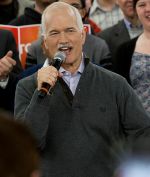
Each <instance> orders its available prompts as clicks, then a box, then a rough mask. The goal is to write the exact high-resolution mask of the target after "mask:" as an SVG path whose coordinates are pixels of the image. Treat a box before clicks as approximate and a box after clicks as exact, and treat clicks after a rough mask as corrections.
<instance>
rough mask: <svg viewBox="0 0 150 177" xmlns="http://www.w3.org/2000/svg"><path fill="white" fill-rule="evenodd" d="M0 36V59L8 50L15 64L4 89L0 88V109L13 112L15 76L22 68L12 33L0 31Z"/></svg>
mask: <svg viewBox="0 0 150 177" xmlns="http://www.w3.org/2000/svg"><path fill="white" fill-rule="evenodd" d="M0 36H1V40H0V59H1V58H2V57H4V56H5V55H6V53H7V52H8V51H9V50H12V51H13V57H12V58H13V59H14V60H16V62H17V64H16V66H14V68H13V70H12V71H11V73H10V74H9V81H8V84H7V86H6V88H5V89H3V88H1V87H0V108H3V109H6V110H8V111H13V107H14V95H15V88H16V82H17V76H18V74H19V73H20V72H21V71H22V66H21V63H20V60H19V55H18V51H17V48H16V43H15V40H14V37H13V35H12V33H11V32H10V31H7V30H0Z"/></svg>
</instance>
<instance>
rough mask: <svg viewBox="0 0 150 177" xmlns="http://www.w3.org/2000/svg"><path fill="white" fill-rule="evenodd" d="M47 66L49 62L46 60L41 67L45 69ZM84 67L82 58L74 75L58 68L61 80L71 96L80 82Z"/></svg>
mask: <svg viewBox="0 0 150 177" xmlns="http://www.w3.org/2000/svg"><path fill="white" fill-rule="evenodd" d="M48 65H49V61H48V59H46V61H45V63H44V65H43V67H46V66H48ZM84 67H85V65H84V59H83V58H82V60H81V63H80V66H79V68H78V70H77V71H76V72H75V73H74V74H71V73H70V72H69V71H67V70H65V69H64V68H63V67H60V69H59V72H60V73H62V74H63V76H62V79H63V80H64V81H65V83H66V84H67V85H68V87H69V88H70V90H71V92H72V94H73V95H74V94H75V91H76V88H77V85H78V82H79V80H80V77H81V74H82V73H83V70H84Z"/></svg>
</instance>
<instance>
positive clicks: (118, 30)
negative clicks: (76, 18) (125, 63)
mask: <svg viewBox="0 0 150 177" xmlns="http://www.w3.org/2000/svg"><path fill="white" fill-rule="evenodd" d="M98 36H99V37H101V38H102V39H104V40H105V41H106V43H107V44H108V47H109V49H110V52H111V55H112V62H113V63H114V62H115V57H114V55H115V52H116V50H117V48H118V47H119V45H121V44H122V43H124V42H126V41H128V40H130V36H129V33H128V30H127V27H126V25H125V23H124V20H121V21H119V22H118V23H117V24H116V25H114V26H112V27H110V28H108V29H105V30H103V31H102V32H100V33H99V35H98Z"/></svg>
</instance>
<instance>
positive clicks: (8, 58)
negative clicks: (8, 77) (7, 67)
mask: <svg viewBox="0 0 150 177" xmlns="http://www.w3.org/2000/svg"><path fill="white" fill-rule="evenodd" d="M6 59H7V61H8V62H9V63H10V64H11V65H13V66H15V65H16V61H15V60H14V59H12V58H10V57H6Z"/></svg>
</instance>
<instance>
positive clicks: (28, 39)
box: [0, 25, 40, 68]
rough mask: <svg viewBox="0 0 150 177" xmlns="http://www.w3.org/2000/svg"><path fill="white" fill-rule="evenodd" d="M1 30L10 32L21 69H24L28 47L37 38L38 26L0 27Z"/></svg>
mask: <svg viewBox="0 0 150 177" xmlns="http://www.w3.org/2000/svg"><path fill="white" fill-rule="evenodd" d="M0 28H1V29H6V30H10V31H11V32H12V33H13V35H14V37H15V40H16V43H17V46H18V51H19V56H20V60H21V63H22V66H23V68H24V67H25V60H26V54H27V52H28V46H30V45H31V43H32V42H33V41H35V40H36V39H38V37H39V29H40V25H25V26H10V25H0Z"/></svg>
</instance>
